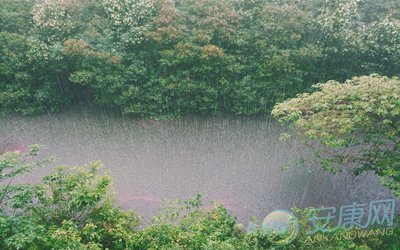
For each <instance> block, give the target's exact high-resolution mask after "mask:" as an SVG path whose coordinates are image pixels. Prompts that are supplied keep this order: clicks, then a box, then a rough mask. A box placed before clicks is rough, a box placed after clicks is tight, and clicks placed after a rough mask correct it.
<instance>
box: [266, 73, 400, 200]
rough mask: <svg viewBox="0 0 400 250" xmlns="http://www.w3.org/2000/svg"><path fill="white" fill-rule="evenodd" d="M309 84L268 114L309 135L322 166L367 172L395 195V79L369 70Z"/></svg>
mask: <svg viewBox="0 0 400 250" xmlns="http://www.w3.org/2000/svg"><path fill="white" fill-rule="evenodd" d="M315 88H316V89H317V90H316V91H315V92H313V93H311V94H309V93H304V94H300V95H298V96H297V97H296V98H292V99H289V100H287V101H285V102H282V103H279V104H277V105H276V106H275V107H274V109H273V111H272V115H273V116H274V117H276V118H278V119H279V120H280V121H281V122H283V123H287V124H289V125H290V126H291V127H293V128H295V130H296V131H299V132H300V133H302V134H304V135H305V136H306V137H307V138H309V139H311V140H309V141H308V144H309V145H311V146H313V147H315V148H316V156H318V158H319V160H320V161H319V162H320V163H321V165H322V167H323V168H325V169H327V170H330V171H332V172H338V171H341V169H342V168H343V167H350V168H351V169H352V170H353V171H354V173H356V174H360V173H362V172H364V171H373V172H374V173H376V174H377V175H379V176H381V177H382V181H383V184H384V185H385V186H387V187H389V188H390V189H391V190H393V192H394V194H396V195H397V196H400V158H399V157H400V151H399V150H400V80H399V79H398V78H388V77H382V76H378V75H371V76H362V77H355V78H353V79H351V80H347V81H346V82H345V83H343V84H340V83H339V82H336V81H328V82H327V83H324V84H317V85H315Z"/></svg>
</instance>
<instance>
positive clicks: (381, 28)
mask: <svg viewBox="0 0 400 250" xmlns="http://www.w3.org/2000/svg"><path fill="white" fill-rule="evenodd" d="M399 69H400V2H399V1H398V0H386V1H375V0H332V1H326V0H309V1H300V0H295V1H293V0H219V1H213V0H185V1H182V0H84V1H81V0H63V1H60V0H2V1H1V8H0V114H9V113H20V114H24V115H33V114H38V113H43V112H56V111H59V110H60V109H63V108H66V107H68V106H70V105H74V104H76V103H81V102H88V103H90V104H95V105H98V106H102V107H110V108H115V109H118V110H120V111H121V112H123V113H126V114H132V115H137V116H145V117H152V118H157V119H163V118H168V117H175V116H180V115H185V114H189V113H201V114H237V115H252V114H269V113H270V111H271V109H273V110H272V114H273V116H274V117H276V118H277V119H279V120H280V121H281V122H282V123H285V124H288V125H289V126H290V127H291V128H292V129H293V131H294V132H295V133H299V134H300V135H304V138H305V142H306V144H307V145H309V146H311V147H313V148H314V149H315V153H316V154H315V156H316V159H317V160H318V163H320V164H321V165H322V167H323V168H324V169H326V170H328V171H331V172H333V173H337V172H340V171H342V170H343V169H345V168H346V169H350V170H352V171H353V172H354V173H355V174H361V173H363V172H366V171H373V172H375V173H376V174H377V175H379V176H380V177H381V178H382V182H383V184H384V185H385V186H387V187H388V188H389V189H391V190H392V191H393V193H394V194H395V195H397V196H398V197H399V196H400V143H399V142H400V80H399V78H398V77H399V76H400V75H399ZM346 79H350V80H346ZM317 82H320V83H319V84H314V83H317ZM322 82H325V83H322ZM340 82H344V83H340ZM302 92H309V93H303V94H299V93H302ZM288 98H291V99H288ZM285 100H286V101H285ZM276 103H278V104H276ZM275 104H276V105H275ZM274 105H275V107H274ZM38 150H39V147H38V146H32V148H31V150H30V151H29V152H27V153H22V152H6V153H3V152H0V184H1V185H0V249H213V250H214V249H224V250H225V249H398V247H399V246H400V242H399V239H400V229H399V227H395V228H394V229H393V233H392V234H390V235H375V236H374V237H367V238H333V239H330V240H326V241H319V242H317V243H316V242H311V241H310V239H309V237H308V235H306V234H305V233H304V232H300V233H299V235H298V237H297V238H296V239H295V240H294V241H293V242H291V243H290V244H288V245H285V246H276V245H274V239H276V238H275V237H277V236H276V235H265V234H264V233H263V232H262V230H260V229H257V230H255V232H252V233H246V232H245V230H244V228H243V227H244V226H243V225H241V224H238V223H237V221H236V218H235V217H234V216H233V215H231V214H229V213H228V211H227V210H226V209H225V208H224V207H223V206H221V205H218V204H215V205H214V206H213V208H212V209H205V208H203V207H202V202H201V196H200V195H198V196H196V197H195V198H193V199H188V200H186V201H176V202H169V203H168V204H166V206H165V207H164V208H162V209H161V212H160V214H159V215H157V216H155V217H154V218H153V219H152V222H151V223H150V224H149V225H140V223H139V217H138V216H137V215H136V214H135V213H134V212H132V211H125V210H123V209H121V208H119V207H118V206H117V203H116V200H115V198H114V196H113V190H112V185H111V184H112V180H111V177H110V176H109V175H107V174H104V175H101V174H99V173H98V170H99V168H100V167H101V163H99V162H95V163H90V164H89V165H87V166H84V167H76V168H74V169H73V170H71V171H70V170H69V169H67V168H66V167H63V166H58V167H57V168H56V170H55V172H53V173H52V174H50V175H48V176H46V177H44V178H43V180H42V181H41V182H40V183H38V184H14V180H16V179H17V180H18V179H19V178H21V176H22V175H24V174H26V173H29V172H30V171H31V170H32V169H34V168H37V167H41V166H43V165H46V164H48V163H49V162H51V159H45V160H40V161H38V160H36V159H35V157H36V156H37V153H38ZM313 160H314V159H313ZM293 211H294V212H295V213H296V215H297V216H298V217H299V218H300V224H301V226H302V227H303V228H307V227H309V226H310V221H309V218H308V216H309V215H310V213H309V212H310V211H312V208H307V209H305V210H300V209H293ZM395 226H397V224H396V225H395ZM352 230H353V229H352ZM344 231H346V229H344V228H341V229H339V230H338V232H344ZM350 232H354V233H356V234H357V232H355V231H350ZM317 235H318V233H317ZM319 235H320V236H323V235H322V233H319Z"/></svg>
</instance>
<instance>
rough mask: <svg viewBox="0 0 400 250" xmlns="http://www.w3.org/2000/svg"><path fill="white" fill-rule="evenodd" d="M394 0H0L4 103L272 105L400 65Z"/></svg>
mask: <svg viewBox="0 0 400 250" xmlns="http://www.w3.org/2000/svg"><path fill="white" fill-rule="evenodd" d="M399 5H400V3H399V1H396V0H388V1H373V0H360V1H357V0H351V1H345V0H334V1H325V0H312V1H306V2H304V1H287V0H252V1H247V0H246V1H244V0H222V1H211V0H185V1H172V0H112V1H108V0H107V1H105V0H85V1H78V0H68V1H59V0H39V1H36V0H35V1H34V0H2V1H1V9H0V12H1V13H0V58H1V59H0V111H1V112H3V113H4V112H20V113H23V114H34V113H38V112H46V111H56V110H59V109H60V108H62V107H65V106H66V105H70V104H72V103H76V102H81V101H84V102H90V103H94V104H96V105H102V106H107V107H114V108H118V109H120V110H121V111H123V112H126V113H130V114H135V115H143V116H149V117H157V118H162V117H169V116H177V115H182V114H186V113H189V112H190V113H213V114H220V113H234V114H257V113H268V112H269V110H270V109H271V107H272V106H273V105H274V104H275V103H276V102H277V101H282V100H284V99H286V98H288V97H293V96H295V95H296V94H297V93H299V92H303V91H305V90H308V89H309V88H310V86H311V84H313V83H316V82H324V81H327V80H338V81H343V80H345V79H348V78H351V77H353V76H358V75H365V74H370V73H379V74H382V75H388V76H394V75H398V74H399V71H398V69H399V66H400V54H399V53H400V21H399V10H400V6H399Z"/></svg>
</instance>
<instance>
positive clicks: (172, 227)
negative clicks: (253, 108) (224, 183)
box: [0, 146, 400, 250]
mask: <svg viewBox="0 0 400 250" xmlns="http://www.w3.org/2000/svg"><path fill="white" fill-rule="evenodd" d="M37 151H38V147H37V146H34V147H33V148H32V150H31V151H30V152H27V153H21V152H8V153H4V154H2V155H0V176H1V179H0V184H1V186H0V187H1V192H0V194H1V197H0V198H1V200H0V248H1V249H5V250H7V249H40V250H44V249H71V250H72V249H79V250H83V249H93V250H94V249H138V250H143V249H213V250H214V249H221V250H226V249H241V250H242V249H243V250H246V249H249V250H250V249H253V250H254V249H378V248H379V249H383V248H385V249H390V248H391V247H393V249H395V247H396V246H398V245H399V244H400V242H399V240H400V237H399V235H400V231H399V228H398V227H396V228H395V229H394V230H393V233H392V234H390V235H375V236H374V237H368V238H367V237H363V238H354V239H353V238H352V239H351V238H335V239H334V240H327V241H319V242H316V243H315V242H310V241H309V240H308V239H307V237H308V235H306V234H305V232H306V229H307V228H309V227H310V225H309V224H310V223H309V221H308V218H307V214H309V211H310V209H311V208H310V209H306V210H304V211H303V210H299V209H295V210H294V212H296V213H297V214H298V216H299V218H302V219H301V220H300V223H301V227H302V229H304V230H302V231H300V234H299V236H298V237H297V238H296V239H295V241H293V242H292V243H290V244H289V245H286V246H280V247H277V246H275V245H274V243H273V239H274V237H275V236H274V235H268V234H265V232H263V231H261V230H260V229H257V230H253V231H251V233H247V234H246V231H245V228H244V226H243V225H242V224H237V221H236V218H235V217H233V216H232V215H230V214H229V213H228V212H227V210H226V209H225V208H224V207H223V206H222V205H218V204H214V206H213V207H212V208H211V209H210V208H204V207H202V201H201V195H197V196H196V197H194V198H192V199H188V200H186V201H180V200H178V201H166V202H165V205H164V206H163V207H162V208H161V209H160V213H159V215H157V216H155V217H153V219H152V222H151V223H150V224H149V225H143V226H142V228H139V227H138V225H139V219H138V217H137V216H136V215H135V214H134V213H133V212H132V211H124V210H123V209H121V208H119V207H117V204H116V201H115V200H114V197H113V190H112V187H111V178H110V176H108V175H106V174H103V175H101V174H99V173H98V170H99V167H101V164H100V163H91V164H89V165H87V166H84V167H76V168H74V169H66V167H63V166H59V167H57V168H56V170H55V171H54V172H53V173H52V174H50V175H48V176H45V177H44V178H43V180H42V181H41V182H40V183H38V184H14V183H13V180H14V179H15V178H18V177H19V176H21V175H23V174H25V173H29V171H30V170H32V169H33V168H36V167H41V166H43V165H44V164H46V163H48V162H49V160H42V161H37V160H35V158H34V157H35V156H36V155H37ZM26 162H31V163H26ZM311 210H312V209H311ZM338 232H339V233H344V232H345V229H343V228H342V229H339V230H338ZM320 234H321V233H320Z"/></svg>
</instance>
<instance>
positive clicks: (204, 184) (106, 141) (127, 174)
mask: <svg viewBox="0 0 400 250" xmlns="http://www.w3.org/2000/svg"><path fill="white" fill-rule="evenodd" d="M0 125H1V127H0V138H4V140H5V141H6V145H7V147H8V148H9V149H13V148H14V149H15V148H16V149H18V148H25V147H27V145H29V144H35V143H37V144H42V145H45V148H44V149H43V150H42V155H43V156H55V157H57V158H58V164H62V165H67V166H74V165H77V164H84V163H88V162H90V161H98V160H99V161H102V162H103V163H104V165H105V168H104V171H108V172H109V173H110V174H111V175H112V176H113V180H114V183H113V184H114V187H115V191H116V194H117V197H118V201H119V204H120V205H121V206H122V207H124V208H126V209H134V210H135V211H136V212H137V213H138V214H140V215H143V216H144V220H145V221H146V220H148V218H149V217H150V216H152V215H155V214H156V213H157V208H158V207H159V206H160V204H161V200H162V198H164V197H166V198H169V199H178V198H180V199H186V198H191V197H193V196H195V195H196V193H199V192H200V193H202V194H203V197H204V200H205V202H206V203H208V202H209V201H212V200H213V201H216V202H219V203H222V204H224V205H225V206H226V207H227V208H228V209H229V211H230V212H231V213H232V214H234V215H235V216H237V217H238V219H239V221H240V222H242V223H246V222H247V221H248V220H249V219H250V218H251V217H253V216H257V217H259V218H263V217H264V216H265V215H267V214H268V213H269V212H271V211H272V210H275V209H290V208H291V207H293V206H297V207H306V206H322V205H323V206H330V205H335V206H339V205H344V204H348V203H352V202H355V201H357V202H368V201H370V200H376V199H379V198H386V197H391V195H390V192H389V191H387V190H386V189H383V188H380V187H379V179H378V178H376V177H375V176H373V175H372V174H365V175H363V176H362V177H354V176H352V175H350V174H348V173H343V174H340V175H338V176H333V175H331V174H326V173H324V172H322V171H321V170H320V168H319V167H318V166H302V167H295V168H289V169H288V170H285V171H283V170H282V166H283V165H284V164H287V163H290V162H292V161H294V160H296V159H298V158H299V157H300V156H307V155H308V154H309V152H307V150H306V149H305V148H304V146H303V145H302V144H301V143H293V141H292V142H282V141H280V140H279V136H280V134H281V133H282V132H285V129H284V128H282V127H281V126H279V125H278V124H277V123H276V122H275V121H273V120H271V118H267V117H226V116H225V117H204V116H189V117H183V118H175V119H172V120H167V121H154V120H150V119H138V118H130V117H126V116H123V115H120V114H118V113H116V112H112V111H106V110H101V109H95V108H87V107H85V108H74V109H71V110H70V111H66V112H62V113H60V114H51V115H41V116H35V117H20V116H8V117H3V118H0ZM51 168H52V167H47V168H44V169H40V170H35V171H34V172H33V173H32V174H30V175H29V176H28V177H26V178H25V179H26V180H27V181H31V182H36V181H38V180H39V179H40V178H41V177H42V176H43V175H44V174H46V173H49V172H50V171H51Z"/></svg>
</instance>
